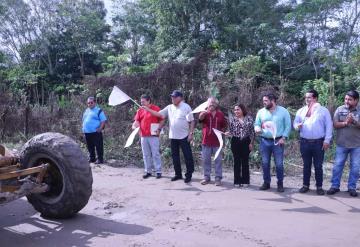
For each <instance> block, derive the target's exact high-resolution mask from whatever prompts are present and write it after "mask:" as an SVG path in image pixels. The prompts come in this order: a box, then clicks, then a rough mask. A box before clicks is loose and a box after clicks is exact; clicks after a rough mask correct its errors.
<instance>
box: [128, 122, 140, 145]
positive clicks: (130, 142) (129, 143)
mask: <svg viewBox="0 0 360 247" xmlns="http://www.w3.org/2000/svg"><path fill="white" fill-rule="evenodd" d="M139 129H140V127H137V128H136V129H134V130H133V132H131V134H130V136H129V137H128V139H127V140H126V144H125V148H127V147H130V146H131V145H132V144H133V142H134V139H135V136H136V134H137V133H138V132H139Z"/></svg>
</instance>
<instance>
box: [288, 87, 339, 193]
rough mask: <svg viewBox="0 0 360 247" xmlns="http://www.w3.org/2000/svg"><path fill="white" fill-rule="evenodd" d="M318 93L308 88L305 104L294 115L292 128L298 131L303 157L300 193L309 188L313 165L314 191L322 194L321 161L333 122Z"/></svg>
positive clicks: (328, 141) (328, 144)
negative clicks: (319, 99)
mask: <svg viewBox="0 0 360 247" xmlns="http://www.w3.org/2000/svg"><path fill="white" fill-rule="evenodd" d="M318 97H319V93H318V92H317V91H316V90H314V89H310V90H308V91H307V92H306V94H305V103H306V106H304V107H302V108H300V109H299V110H298V111H297V113H296V116H295V120H294V128H295V130H298V131H299V132H300V152H301V157H302V159H303V164H304V168H303V186H302V187H301V188H300V190H299V192H300V193H306V192H308V191H309V189H310V177H311V166H312V164H313V165H314V170H315V180H316V193H317V194H318V195H324V194H325V191H324V190H323V188H322V184H323V162H324V154H325V151H326V150H327V149H328V148H329V147H330V141H331V137H332V131H333V127H332V126H333V123H332V120H331V115H330V112H329V110H328V109H326V108H325V107H324V106H321V105H320V104H319V103H318V102H317V100H318Z"/></svg>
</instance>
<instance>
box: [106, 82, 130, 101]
mask: <svg viewBox="0 0 360 247" xmlns="http://www.w3.org/2000/svg"><path fill="white" fill-rule="evenodd" d="M128 100H131V98H130V97H129V96H128V95H127V94H126V93H124V92H123V91H121V90H120V89H119V88H118V87H117V86H114V88H113V90H112V92H111V94H110V96H109V105H112V106H114V105H120V104H122V103H124V102H126V101H128Z"/></svg>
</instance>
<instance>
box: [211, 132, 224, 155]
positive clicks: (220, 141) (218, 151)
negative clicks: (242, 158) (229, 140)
mask: <svg viewBox="0 0 360 247" xmlns="http://www.w3.org/2000/svg"><path fill="white" fill-rule="evenodd" d="M213 131H214V133H215V135H216V137H217V138H218V140H219V143H220V147H219V149H218V150H217V151H216V153H215V156H214V160H216V158H217V157H218V156H219V154H220V152H221V149H222V147H223V146H224V141H223V139H222V133H223V132H221V131H220V130H217V129H214V128H213Z"/></svg>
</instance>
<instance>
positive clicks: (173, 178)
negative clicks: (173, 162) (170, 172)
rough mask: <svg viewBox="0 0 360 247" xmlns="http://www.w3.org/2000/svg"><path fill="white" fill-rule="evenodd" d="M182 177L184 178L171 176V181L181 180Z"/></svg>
mask: <svg viewBox="0 0 360 247" xmlns="http://www.w3.org/2000/svg"><path fill="white" fill-rule="evenodd" d="M180 179H182V176H175V177H172V178H171V181H172V182H174V181H176V180H180Z"/></svg>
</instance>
